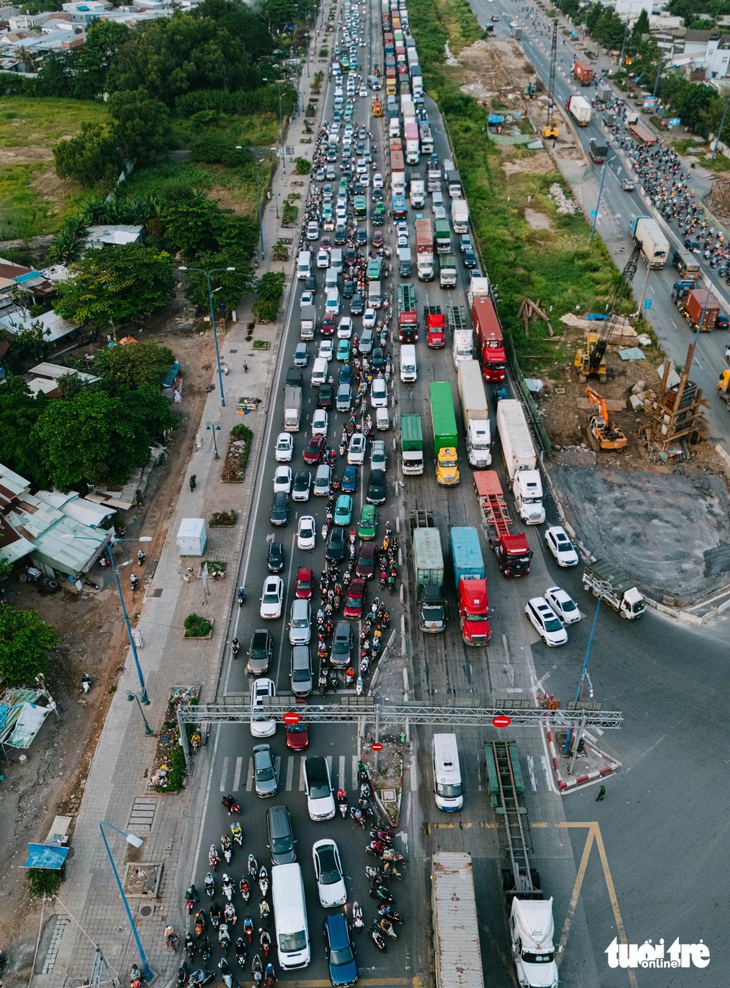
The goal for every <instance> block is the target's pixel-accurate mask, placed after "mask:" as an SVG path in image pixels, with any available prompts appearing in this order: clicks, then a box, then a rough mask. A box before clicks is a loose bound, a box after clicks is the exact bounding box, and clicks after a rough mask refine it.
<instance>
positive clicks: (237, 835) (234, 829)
mask: <svg viewBox="0 0 730 988" xmlns="http://www.w3.org/2000/svg"><path fill="white" fill-rule="evenodd" d="M231 837H233V839H234V841H235V842H236V844H238V846H239V847H242V846H243V831H242V830H241V824H240V823H232V824H231Z"/></svg>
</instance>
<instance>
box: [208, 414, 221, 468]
mask: <svg viewBox="0 0 730 988" xmlns="http://www.w3.org/2000/svg"><path fill="white" fill-rule="evenodd" d="M205 428H206V431H207V432H212V433H213V449H214V450H215V457H214V459H216V460H220V453H219V452H218V441H217V439H216V437H215V434H216V432H220V431H221V427H220V426H219V425H218V423H217V422H208V423H206V426H205Z"/></svg>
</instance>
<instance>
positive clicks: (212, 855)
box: [208, 844, 220, 871]
mask: <svg viewBox="0 0 730 988" xmlns="http://www.w3.org/2000/svg"><path fill="white" fill-rule="evenodd" d="M219 861H220V855H219V854H218V848H217V847H216V846H215V844H211V845H210V849H209V851H208V864H209V865H210V867H211V868H212V869H213V871H215V870H216V868H217V867H218V862H219Z"/></svg>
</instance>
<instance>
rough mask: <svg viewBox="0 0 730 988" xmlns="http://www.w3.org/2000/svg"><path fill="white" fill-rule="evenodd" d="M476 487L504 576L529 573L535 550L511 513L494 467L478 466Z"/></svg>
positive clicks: (475, 474) (475, 476) (492, 545)
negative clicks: (488, 468)
mask: <svg viewBox="0 0 730 988" xmlns="http://www.w3.org/2000/svg"><path fill="white" fill-rule="evenodd" d="M474 487H475V488H476V492H477V497H478V498H479V504H480V505H481V509H482V514H483V515H484V523H485V525H486V526H487V538H488V539H489V544H490V545H491V547H492V549H493V550H494V554H495V555H496V557H497V564H498V566H499V568H500V570H501V571H502V573H503V574H504V575H505V576H527V574H528V573H529V572H530V561H531V559H532V550H531V549H530V546H529V543H528V541H527V536H526V535H525V533H524V532H520V531H519V530H518V529H517V526H516V525H515V523H514V522H513V521H512V518H511V517H510V513H509V509H508V508H507V500H506V498H505V496H504V492H503V491H502V485H501V483H500V482H499V475H498V474H497V472H496V471H495V470H475V471H474Z"/></svg>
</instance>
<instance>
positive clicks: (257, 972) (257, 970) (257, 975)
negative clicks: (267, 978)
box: [251, 954, 264, 985]
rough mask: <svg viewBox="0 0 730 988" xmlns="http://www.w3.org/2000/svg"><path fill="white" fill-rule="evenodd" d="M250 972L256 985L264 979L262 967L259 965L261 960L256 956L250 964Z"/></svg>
mask: <svg viewBox="0 0 730 988" xmlns="http://www.w3.org/2000/svg"><path fill="white" fill-rule="evenodd" d="M251 972H252V974H253V979H254V981H255V982H256V984H257V985H260V984H261V982H262V981H263V978H264V966H263V964H262V963H261V958H260V957H259V955H258V954H256V956H255V957H254V959H253V961H252V962H251Z"/></svg>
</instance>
